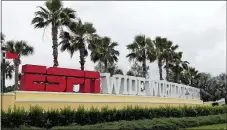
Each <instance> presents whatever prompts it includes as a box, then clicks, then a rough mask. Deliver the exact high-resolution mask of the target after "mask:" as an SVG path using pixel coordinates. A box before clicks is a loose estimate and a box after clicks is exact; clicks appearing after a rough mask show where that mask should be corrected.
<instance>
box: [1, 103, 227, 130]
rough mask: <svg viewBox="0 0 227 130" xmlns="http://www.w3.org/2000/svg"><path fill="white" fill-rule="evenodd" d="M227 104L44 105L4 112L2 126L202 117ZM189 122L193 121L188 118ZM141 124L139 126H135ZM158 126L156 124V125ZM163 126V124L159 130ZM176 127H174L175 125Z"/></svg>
mask: <svg viewBox="0 0 227 130" xmlns="http://www.w3.org/2000/svg"><path fill="white" fill-rule="evenodd" d="M226 112H227V109H226V106H215V107H213V106H183V107H180V106H179V107H171V106H166V107H155V108H148V107H147V108H143V107H138V106H136V107H132V106H127V107H125V108H123V109H116V108H109V107H108V106H106V107H103V108H102V109H101V110H99V109H97V108H95V107H91V108H90V109H85V108H84V107H83V106H80V107H78V109H76V110H75V109H71V108H70V107H66V108H64V109H49V110H44V109H42V108H41V107H38V106H34V107H30V109H29V111H25V110H24V109H21V108H16V107H14V109H9V110H8V111H2V126H3V127H6V128H9V127H10V128H14V127H18V126H21V125H27V126H34V127H45V128H51V127H53V126H67V125H70V124H79V125H87V124H97V123H105V122H113V121H120V120H127V121H132V120H141V119H153V118H163V117H198V116H207V115H214V114H223V113H226ZM187 123H192V124H194V122H190V121H188V122H187ZM135 127H137V126H135ZM155 128H156V127H155ZM159 128H160V129H161V128H163V127H162V125H159V126H157V129H159ZM173 128H174V127H173Z"/></svg>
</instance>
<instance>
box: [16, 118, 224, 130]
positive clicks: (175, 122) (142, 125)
mask: <svg viewBox="0 0 227 130" xmlns="http://www.w3.org/2000/svg"><path fill="white" fill-rule="evenodd" d="M225 122H226V114H220V115H209V116H199V117H182V118H154V119H152V120H151V119H144V120H133V121H118V122H108V123H100V124H94V125H84V126H80V125H69V126H57V127H53V128H51V129H57V130H60V129H74V130H80V129H115V130H123V129H130V130H135V129H137V130H138V129H142V130H148V129H149V130H178V129H183V128H189V127H196V126H203V125H212V124H218V123H225ZM19 128H20V129H41V128H37V127H28V126H20V127H19Z"/></svg>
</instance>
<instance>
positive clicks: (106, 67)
mask: <svg viewBox="0 0 227 130" xmlns="http://www.w3.org/2000/svg"><path fill="white" fill-rule="evenodd" d="M104 67H105V70H104V71H105V73H107V71H108V70H107V69H108V66H107V61H105V63H104Z"/></svg>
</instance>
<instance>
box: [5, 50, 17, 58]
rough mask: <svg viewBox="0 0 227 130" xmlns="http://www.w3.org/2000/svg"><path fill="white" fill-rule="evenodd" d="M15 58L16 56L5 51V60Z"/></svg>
mask: <svg viewBox="0 0 227 130" xmlns="http://www.w3.org/2000/svg"><path fill="white" fill-rule="evenodd" d="M17 58H18V54H16V53H11V52H9V51H6V59H17Z"/></svg>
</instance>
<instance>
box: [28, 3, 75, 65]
mask: <svg viewBox="0 0 227 130" xmlns="http://www.w3.org/2000/svg"><path fill="white" fill-rule="evenodd" d="M38 8H39V11H36V12H35V17H34V18H33V19H32V24H33V25H34V27H35V28H44V31H45V29H46V27H48V26H49V25H51V28H52V29H51V31H52V42H53V43H52V44H53V46H52V48H53V58H54V61H53V62H54V64H53V66H54V67H57V66H58V29H60V28H61V29H62V27H63V26H69V25H71V23H72V22H73V21H72V19H75V18H76V16H75V11H74V10H73V9H71V8H65V7H63V3H62V2H61V0H47V1H46V2H45V6H44V7H41V6H38Z"/></svg>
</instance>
